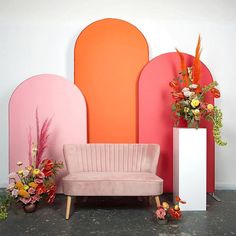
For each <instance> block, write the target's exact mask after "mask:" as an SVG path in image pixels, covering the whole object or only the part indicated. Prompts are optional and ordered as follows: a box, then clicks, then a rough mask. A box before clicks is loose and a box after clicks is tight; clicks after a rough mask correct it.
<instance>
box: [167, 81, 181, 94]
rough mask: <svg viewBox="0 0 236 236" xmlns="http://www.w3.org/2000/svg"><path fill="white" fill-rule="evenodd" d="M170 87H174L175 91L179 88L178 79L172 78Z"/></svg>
mask: <svg viewBox="0 0 236 236" xmlns="http://www.w3.org/2000/svg"><path fill="white" fill-rule="evenodd" d="M169 85H170V87H171V88H173V89H174V90H175V91H176V90H178V88H179V85H178V81H177V80H172V81H170V83H169Z"/></svg>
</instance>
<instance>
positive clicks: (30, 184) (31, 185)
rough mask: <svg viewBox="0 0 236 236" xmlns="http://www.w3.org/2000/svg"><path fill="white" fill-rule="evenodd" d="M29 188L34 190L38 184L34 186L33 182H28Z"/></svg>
mask: <svg viewBox="0 0 236 236" xmlns="http://www.w3.org/2000/svg"><path fill="white" fill-rule="evenodd" d="M29 186H30V187H32V188H34V189H36V188H37V186H38V184H36V183H35V182H30V183H29Z"/></svg>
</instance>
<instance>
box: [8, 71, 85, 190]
mask: <svg viewBox="0 0 236 236" xmlns="http://www.w3.org/2000/svg"><path fill="white" fill-rule="evenodd" d="M37 108H38V114H39V120H40V126H41V125H42V123H43V121H44V120H45V119H46V118H52V122H51V125H50V128H49V138H48V147H47V149H46V152H45V154H46V155H45V157H47V158H52V159H54V160H57V161H58V160H62V161H63V162H64V164H65V161H64V157H63V151H62V150H63V149H62V148H63V144H66V143H86V142H87V121H86V104H85V100H84V97H83V95H82V93H81V92H80V90H79V89H78V88H77V87H76V86H75V85H74V84H73V83H71V82H70V81H68V80H66V79H64V78H62V77H60V76H57V75H46V74H43V75H37V76H33V77H31V78H29V79H27V80H25V81H24V82H23V83H21V84H20V85H19V86H18V87H17V88H16V89H15V91H14V92H13V94H12V96H11V99H10V103H9V135H10V136H9V145H10V146H9V148H10V149H9V154H10V156H9V158H10V159H9V162H10V165H9V166H10V171H15V170H16V169H17V166H16V162H17V161H22V162H23V163H24V165H28V150H29V146H28V136H29V130H30V128H31V133H32V141H33V142H35V143H36V142H37V140H36V119H35V114H36V109H37ZM59 173H60V174H59V175H58V177H57V180H58V192H61V191H62V189H61V184H60V181H59V180H60V179H61V177H62V176H64V175H65V174H66V167H65V168H64V170H60V172H59Z"/></svg>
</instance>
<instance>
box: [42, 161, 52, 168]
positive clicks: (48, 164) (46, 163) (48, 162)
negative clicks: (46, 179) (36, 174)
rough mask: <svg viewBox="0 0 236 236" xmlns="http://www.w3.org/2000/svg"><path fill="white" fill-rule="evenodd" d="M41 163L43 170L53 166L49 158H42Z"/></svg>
mask: <svg viewBox="0 0 236 236" xmlns="http://www.w3.org/2000/svg"><path fill="white" fill-rule="evenodd" d="M42 164H43V165H44V169H45V170H51V169H52V168H53V165H54V164H53V162H52V161H51V160H49V159H45V160H43V162H42Z"/></svg>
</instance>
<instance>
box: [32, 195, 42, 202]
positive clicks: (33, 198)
mask: <svg viewBox="0 0 236 236" xmlns="http://www.w3.org/2000/svg"><path fill="white" fill-rule="evenodd" d="M39 200H40V196H38V195H34V196H32V197H31V203H35V202H37V201H39Z"/></svg>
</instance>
